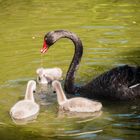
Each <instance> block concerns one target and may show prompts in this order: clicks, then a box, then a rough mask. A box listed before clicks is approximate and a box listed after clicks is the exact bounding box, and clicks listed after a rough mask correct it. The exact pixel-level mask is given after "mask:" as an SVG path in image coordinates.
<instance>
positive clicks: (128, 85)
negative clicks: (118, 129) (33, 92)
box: [41, 30, 140, 100]
mask: <svg viewBox="0 0 140 140" xmlns="http://www.w3.org/2000/svg"><path fill="white" fill-rule="evenodd" d="M61 38H68V39H70V40H71V41H72V42H73V43H74V48H75V53H74V56H73V59H72V61H71V64H70V66H69V69H68V72H67V75H66V79H65V84H64V88H65V91H66V92H67V93H68V94H73V95H76V94H80V96H83V97H87V98H90V99H101V98H103V99H107V100H133V99H136V98H140V66H129V65H124V66H118V67H115V68H112V69H111V70H109V71H107V72H104V73H103V74H101V75H99V76H97V77H96V78H94V79H93V80H91V81H90V82H88V83H87V84H84V85H82V86H76V84H74V80H75V72H76V70H77V68H78V65H79V63H80V61H81V58H82V54H83V45H82V42H81V40H80V38H79V37H77V35H76V34H74V33H72V32H69V31H66V30H56V31H51V32H48V33H47V34H46V35H45V37H44V44H43V48H42V49H41V53H45V52H47V51H48V49H49V48H50V47H51V46H53V44H55V42H57V41H58V40H59V39H61Z"/></svg>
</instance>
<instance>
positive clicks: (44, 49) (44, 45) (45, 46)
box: [40, 40, 48, 53]
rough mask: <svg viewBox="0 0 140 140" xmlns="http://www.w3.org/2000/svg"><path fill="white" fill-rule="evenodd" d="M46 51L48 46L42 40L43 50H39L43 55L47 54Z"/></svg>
mask: <svg viewBox="0 0 140 140" xmlns="http://www.w3.org/2000/svg"><path fill="white" fill-rule="evenodd" d="M47 50H48V45H47V43H46V41H45V40H44V43H43V48H42V49H41V50H40V52H41V53H45V52H47Z"/></svg>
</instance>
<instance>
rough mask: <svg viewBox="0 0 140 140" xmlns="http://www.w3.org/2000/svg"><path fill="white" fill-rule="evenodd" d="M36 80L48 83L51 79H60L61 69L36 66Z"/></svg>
mask: <svg viewBox="0 0 140 140" xmlns="http://www.w3.org/2000/svg"><path fill="white" fill-rule="evenodd" d="M36 73H37V75H38V76H37V82H38V83H40V84H48V83H49V82H52V81H53V80H60V79H61V77H62V70H61V69H60V68H46V69H45V68H38V69H37V70H36Z"/></svg>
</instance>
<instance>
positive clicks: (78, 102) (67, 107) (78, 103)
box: [52, 80, 102, 112]
mask: <svg viewBox="0 0 140 140" xmlns="http://www.w3.org/2000/svg"><path fill="white" fill-rule="evenodd" d="M52 87H53V89H54V90H55V91H56V94H57V101H58V104H59V106H60V109H62V110H64V111H70V112H96V111H100V110H101V108H102V104H101V103H100V102H97V101H92V100H89V99H86V98H82V97H74V98H71V99H67V98H66V96H65V94H64V92H63V89H62V86H61V83H60V82H59V81H57V80H55V81H53V82H52Z"/></svg>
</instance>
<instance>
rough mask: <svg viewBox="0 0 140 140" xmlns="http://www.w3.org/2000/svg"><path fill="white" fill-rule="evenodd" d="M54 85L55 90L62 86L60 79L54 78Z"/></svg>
mask: <svg viewBox="0 0 140 140" xmlns="http://www.w3.org/2000/svg"><path fill="white" fill-rule="evenodd" d="M52 87H53V88H54V90H56V89H58V88H59V87H61V84H60V82H59V81H57V80H54V81H53V82H52Z"/></svg>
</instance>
